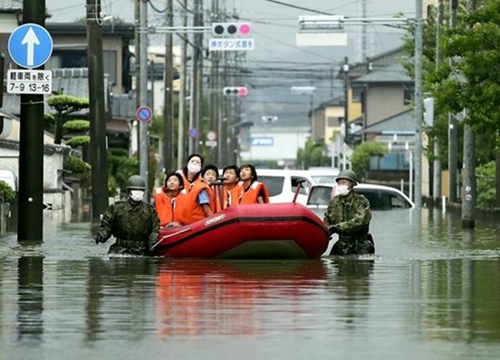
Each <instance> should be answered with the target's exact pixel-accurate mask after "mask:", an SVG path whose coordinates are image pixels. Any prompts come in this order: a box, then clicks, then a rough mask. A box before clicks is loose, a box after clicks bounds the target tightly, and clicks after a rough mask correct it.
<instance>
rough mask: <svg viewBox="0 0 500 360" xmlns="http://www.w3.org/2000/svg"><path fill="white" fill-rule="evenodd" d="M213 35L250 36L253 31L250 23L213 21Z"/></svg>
mask: <svg viewBox="0 0 500 360" xmlns="http://www.w3.org/2000/svg"><path fill="white" fill-rule="evenodd" d="M211 25H212V35H213V36H216V37H237V36H249V35H250V33H251V32H252V27H251V25H250V23H246V22H243V23H212V24H211Z"/></svg>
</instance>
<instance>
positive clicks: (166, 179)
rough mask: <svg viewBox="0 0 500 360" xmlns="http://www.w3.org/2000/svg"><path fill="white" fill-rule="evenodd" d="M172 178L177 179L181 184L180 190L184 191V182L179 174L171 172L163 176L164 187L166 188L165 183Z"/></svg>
mask: <svg viewBox="0 0 500 360" xmlns="http://www.w3.org/2000/svg"><path fill="white" fill-rule="evenodd" d="M172 176H175V177H176V178H177V179H179V182H180V183H181V187H180V189H181V190H182V189H184V180H183V179H182V176H181V174H179V173H177V172H175V171H172V172H171V173H168V174H167V175H166V176H165V183H164V186H165V187H167V181H168V179H169V178H171V177H172Z"/></svg>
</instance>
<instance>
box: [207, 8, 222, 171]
mask: <svg viewBox="0 0 500 360" xmlns="http://www.w3.org/2000/svg"><path fill="white" fill-rule="evenodd" d="M211 13H212V17H211V20H212V22H218V20H219V0H212V11H211ZM210 59H211V60H212V64H211V67H210V129H211V130H215V131H216V133H217V148H216V149H217V151H216V153H215V154H214V155H215V156H214V159H213V161H214V163H216V164H224V163H225V159H224V155H223V154H224V145H223V144H222V141H221V140H222V139H223V137H222V122H221V121H220V119H219V101H220V92H221V87H220V84H219V59H220V55H219V53H218V52H217V51H212V52H211V53H210Z"/></svg>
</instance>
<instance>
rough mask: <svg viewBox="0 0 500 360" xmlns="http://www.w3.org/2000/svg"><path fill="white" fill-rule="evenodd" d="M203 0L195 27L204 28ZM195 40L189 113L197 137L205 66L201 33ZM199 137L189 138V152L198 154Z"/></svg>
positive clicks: (196, 5)
mask: <svg viewBox="0 0 500 360" xmlns="http://www.w3.org/2000/svg"><path fill="white" fill-rule="evenodd" d="M202 5H203V3H202V0H195V2H194V16H193V26H194V27H197V26H202V25H203V18H202V9H203V6H202ZM193 39H194V41H193V42H194V48H193V61H192V64H191V66H192V68H191V71H192V75H191V89H190V96H191V98H190V113H189V127H190V131H192V130H194V132H196V133H197V135H198V136H199V135H200V127H199V126H200V121H199V119H200V118H201V115H200V114H199V111H200V106H199V104H200V103H203V99H202V98H201V97H200V95H201V91H200V89H199V87H200V84H203V82H202V78H203V74H202V73H201V71H200V65H201V66H203V65H202V64H203V62H202V51H201V50H202V49H201V47H202V45H203V35H202V34H199V33H194V34H193ZM198 136H190V137H189V152H190V153H197V152H198Z"/></svg>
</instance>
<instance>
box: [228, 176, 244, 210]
mask: <svg viewBox="0 0 500 360" xmlns="http://www.w3.org/2000/svg"><path fill="white" fill-rule="evenodd" d="M242 184H243V182H241V181H239V182H238V183H237V184H236V185H235V186H234V187H233V188H232V189H230V190H228V189H227V187H225V186H224V209H226V208H228V207H230V206H236V205H238V203H239V202H238V201H239V200H238V196H239V195H240V190H241V186H242Z"/></svg>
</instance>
